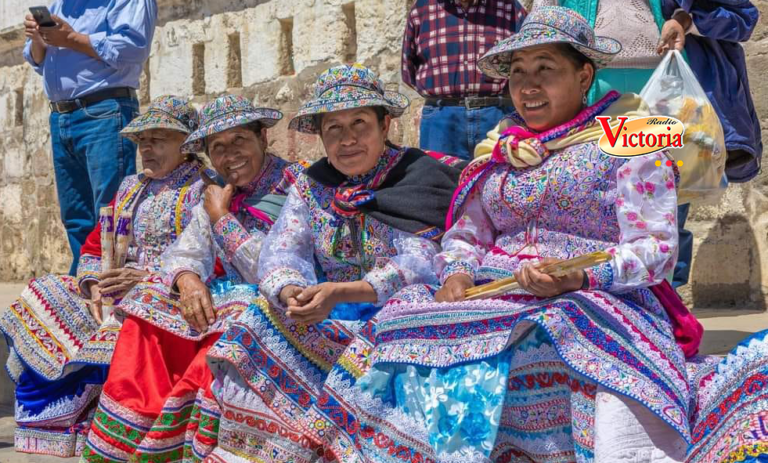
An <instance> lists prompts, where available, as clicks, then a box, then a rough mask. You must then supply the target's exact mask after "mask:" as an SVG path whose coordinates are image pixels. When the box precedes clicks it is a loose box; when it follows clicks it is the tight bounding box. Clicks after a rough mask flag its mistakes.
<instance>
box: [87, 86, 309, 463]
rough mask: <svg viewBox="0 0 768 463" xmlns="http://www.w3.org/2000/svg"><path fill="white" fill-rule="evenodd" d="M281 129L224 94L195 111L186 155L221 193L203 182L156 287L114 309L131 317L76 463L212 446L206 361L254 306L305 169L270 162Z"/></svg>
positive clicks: (193, 454) (179, 456)
mask: <svg viewBox="0 0 768 463" xmlns="http://www.w3.org/2000/svg"><path fill="white" fill-rule="evenodd" d="M281 118H282V114H281V113H280V112H279V111H277V110H274V109H269V108H257V107H254V105H253V104H252V103H251V102H250V101H249V100H248V99H246V98H243V97H238V96H232V95H227V96H223V97H220V98H217V99H216V100H214V101H212V102H211V103H209V104H207V105H206V106H205V107H204V108H203V109H202V110H201V111H200V119H201V120H200V127H199V128H198V129H197V130H196V131H195V132H193V133H192V134H191V135H190V136H189V138H187V141H186V143H185V145H184V147H183V148H182V149H184V150H189V151H196V150H198V149H200V150H203V149H204V150H205V152H206V154H207V155H208V157H209V158H210V160H211V163H212V164H213V166H214V168H215V169H216V171H217V172H218V173H219V174H220V175H221V177H222V178H223V181H224V183H225V184H223V185H218V184H215V182H214V181H212V180H210V179H209V180H208V183H209V185H208V186H207V187H206V189H205V195H204V199H203V201H202V202H201V203H200V204H198V206H197V207H196V208H195V209H194V210H193V212H192V222H191V223H190V225H189V227H188V228H187V230H186V231H185V232H184V234H183V235H182V236H181V238H180V239H179V240H178V241H177V242H176V243H175V244H174V246H172V247H171V248H169V249H168V250H167V251H166V252H165V253H164V254H163V257H162V261H163V265H162V269H161V270H162V276H161V277H153V278H149V279H147V280H145V281H144V282H142V283H140V284H139V285H137V286H136V287H135V288H134V289H133V291H132V292H131V293H129V294H128V295H127V296H126V298H125V301H124V302H123V303H122V304H121V306H120V307H119V310H120V312H121V313H122V314H123V315H124V316H126V317H127V318H126V320H125V322H124V324H123V331H122V333H121V335H120V339H119V341H118V343H117V346H116V349H115V351H116V354H115V362H113V366H112V369H111V370H110V374H109V377H108V379H107V382H106V384H105V385H104V392H103V393H102V396H101V400H100V401H99V407H98V409H97V411H96V415H95V419H94V424H93V426H92V427H91V432H90V434H89V435H88V442H87V445H86V448H85V450H84V452H83V461H104V460H105V459H107V460H109V461H126V460H128V459H132V460H133V459H136V460H144V459H147V460H152V461H155V460H157V461H165V462H174V461H181V460H185V461H186V460H187V459H190V458H192V459H195V458H197V459H202V458H204V457H205V455H206V454H207V453H208V452H209V451H210V449H211V446H212V445H213V444H215V442H216V441H215V436H216V433H215V429H216V427H217V426H218V424H217V420H218V416H217V408H216V403H215V402H214V401H213V400H212V396H211V395H210V385H211V382H212V381H213V378H212V376H211V372H210V370H209V369H208V367H207V365H206V363H205V353H206V351H207V350H208V349H209V348H210V346H211V345H212V344H213V343H214V342H215V341H216V339H217V338H218V337H219V335H220V333H221V332H222V331H224V330H225V329H226V328H227V326H228V324H229V322H230V321H231V320H232V319H234V318H236V317H237V316H238V315H239V313H240V312H241V311H242V310H243V309H245V308H246V307H247V306H248V305H249V304H250V303H251V300H252V299H254V298H255V297H256V296H257V294H258V288H257V286H255V283H256V282H257V280H256V270H257V269H256V264H257V260H258V257H259V252H260V250H261V246H262V241H263V240H264V237H265V236H266V233H267V232H268V231H269V229H270V227H271V226H272V224H273V223H274V220H275V219H276V218H277V215H278V214H279V212H280V209H281V207H282V205H283V202H284V201H285V194H286V189H287V186H288V185H289V184H290V183H291V182H292V181H293V179H294V176H295V175H296V174H297V173H298V169H300V167H301V166H299V165H294V164H290V163H288V162H287V161H284V160H282V159H280V158H278V157H276V156H274V155H272V154H270V153H269V152H268V151H267V146H268V140H267V128H269V127H272V126H274V125H275V124H276V123H277V122H278V121H279V120H280V119H281ZM217 260H218V261H219V262H220V263H221V265H222V266H223V273H225V274H226V275H225V277H224V278H222V279H214V276H215V273H216V272H215V267H216V266H217V264H218V262H217ZM115 420H119V422H120V426H113V425H112V424H113V423H114V422H115ZM128 443H129V444H128Z"/></svg>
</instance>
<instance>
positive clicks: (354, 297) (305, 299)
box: [280, 281, 377, 325]
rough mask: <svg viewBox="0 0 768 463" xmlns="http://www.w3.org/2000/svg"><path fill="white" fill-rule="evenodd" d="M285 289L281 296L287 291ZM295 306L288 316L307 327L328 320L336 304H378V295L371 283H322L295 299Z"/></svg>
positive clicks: (289, 307)
mask: <svg viewBox="0 0 768 463" xmlns="http://www.w3.org/2000/svg"><path fill="white" fill-rule="evenodd" d="M286 288H288V287H286ZM286 288H283V291H281V293H280V295H281V296H282V295H283V292H284V291H285V290H286ZM293 299H294V301H295V302H296V303H295V304H290V303H289V304H286V305H287V306H288V311H287V315H288V316H289V317H291V318H292V319H294V320H296V321H297V322H300V323H304V324H305V325H312V324H315V323H320V322H321V321H323V320H325V319H327V318H328V315H330V313H331V311H332V310H333V308H334V307H335V306H336V304H339V303H342V302H376V300H377V295H376V291H375V290H374V289H373V286H371V284H370V283H368V282H366V281H353V282H348V283H330V282H328V283H320V284H319V285H315V286H310V287H309V288H306V289H304V290H302V291H301V293H299V294H297V295H295V296H294V297H293Z"/></svg>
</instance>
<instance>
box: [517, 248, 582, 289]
mask: <svg viewBox="0 0 768 463" xmlns="http://www.w3.org/2000/svg"><path fill="white" fill-rule="evenodd" d="M557 262H560V260H559V259H552V258H545V259H542V260H541V261H539V262H538V263H536V264H533V263H528V262H526V263H524V264H523V265H522V267H521V268H520V270H518V271H516V272H515V278H516V279H517V282H518V283H519V284H520V287H521V288H523V289H524V290H526V291H528V292H529V293H531V294H533V295H534V296H537V297H542V298H549V297H555V296H559V295H561V294H563V293H567V292H571V291H576V290H579V289H581V286H582V284H583V283H584V272H583V271H581V270H576V271H574V272H571V273H569V274H567V275H565V276H563V277H553V276H551V275H547V274H545V273H542V272H541V271H540V270H539V269H541V268H543V267H546V266H547V265H551V264H555V263H557Z"/></svg>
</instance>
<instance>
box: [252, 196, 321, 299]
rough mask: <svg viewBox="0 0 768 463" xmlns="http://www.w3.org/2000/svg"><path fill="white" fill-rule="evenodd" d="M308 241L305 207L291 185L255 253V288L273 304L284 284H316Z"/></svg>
mask: <svg viewBox="0 0 768 463" xmlns="http://www.w3.org/2000/svg"><path fill="white" fill-rule="evenodd" d="M312 243H313V237H312V232H311V230H310V215H309V207H308V206H307V204H306V203H305V202H304V201H303V200H302V199H301V197H300V196H299V193H298V191H297V190H296V187H294V186H292V187H291V188H290V190H289V191H288V199H287V200H286V201H285V205H284V206H283V209H282V211H281V212H280V217H278V219H277V222H275V224H274V225H273V226H272V229H271V230H270V231H269V234H267V237H266V238H265V240H264V244H263V246H262V249H261V255H260V256H259V271H258V275H259V288H260V290H261V292H262V294H264V296H265V297H266V298H267V299H268V300H269V301H270V302H271V303H272V304H273V305H275V306H280V301H279V296H280V291H282V289H283V288H284V287H286V286H287V285H296V286H301V287H307V286H311V285H314V284H317V277H316V276H315V267H314V265H313V262H314V245H313V244H312Z"/></svg>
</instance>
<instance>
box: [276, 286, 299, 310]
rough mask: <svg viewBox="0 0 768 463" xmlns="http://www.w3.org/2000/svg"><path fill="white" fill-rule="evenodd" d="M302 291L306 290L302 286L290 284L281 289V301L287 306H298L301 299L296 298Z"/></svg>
mask: <svg viewBox="0 0 768 463" xmlns="http://www.w3.org/2000/svg"><path fill="white" fill-rule="evenodd" d="M302 291H304V288H302V287H301V286H296V285H288V286H286V287H284V288H283V289H282V290H280V296H279V299H280V302H282V303H283V305H284V306H285V307H288V306H292V305H293V306H298V305H299V301H297V300H296V296H298V295H299V294H301V292H302Z"/></svg>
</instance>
